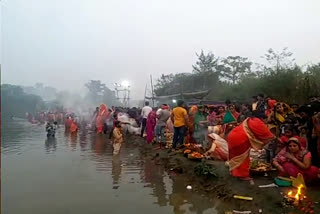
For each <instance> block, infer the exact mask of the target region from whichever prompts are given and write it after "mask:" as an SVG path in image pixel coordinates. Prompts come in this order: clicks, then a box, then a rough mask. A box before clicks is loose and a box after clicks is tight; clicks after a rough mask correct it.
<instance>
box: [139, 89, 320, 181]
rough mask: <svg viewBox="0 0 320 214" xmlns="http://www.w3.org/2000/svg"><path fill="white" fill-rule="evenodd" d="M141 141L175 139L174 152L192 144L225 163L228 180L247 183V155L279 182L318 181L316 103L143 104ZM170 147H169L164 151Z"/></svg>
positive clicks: (319, 104) (319, 102)
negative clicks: (257, 157)
mask: <svg viewBox="0 0 320 214" xmlns="http://www.w3.org/2000/svg"><path fill="white" fill-rule="evenodd" d="M141 116H142V117H143V119H142V128H141V136H142V135H143V132H144V130H145V129H146V141H147V143H151V142H153V141H154V142H156V143H159V144H160V145H163V144H164V142H165V137H164V132H169V133H170V132H171V133H173V139H172V146H171V147H172V148H171V149H172V150H176V149H180V148H182V147H184V145H185V144H190V143H191V144H195V145H197V146H198V147H201V148H202V151H203V152H204V154H205V155H206V156H208V157H211V158H213V159H217V160H224V161H227V163H228V165H229V168H230V172H231V175H232V176H234V177H237V178H239V179H241V180H249V181H251V180H252V178H251V177H250V173H249V169H250V160H251V156H250V153H251V151H253V150H258V151H265V159H266V160H265V161H266V162H269V163H271V164H272V165H273V166H274V167H275V168H276V169H278V171H279V174H280V175H282V176H285V175H286V176H293V177H297V175H298V173H300V174H302V175H303V177H304V179H305V180H306V181H314V180H317V179H318V178H320V171H319V168H318V167H319V166H320V99H319V98H318V97H312V98H310V102H309V103H307V104H306V105H302V106H299V105H298V104H291V105H288V104H286V103H283V102H279V101H276V100H274V99H272V98H271V97H265V96H264V95H262V94H259V95H258V96H254V97H253V101H252V103H250V104H249V103H242V104H239V103H232V102H230V101H226V103H225V105H219V106H212V105H211V106H210V105H207V106H206V105H197V106H196V105H193V106H187V105H185V103H184V102H183V101H182V100H179V101H178V102H177V106H176V107H175V108H173V109H170V107H169V106H168V105H166V104H163V105H162V106H161V107H160V108H159V109H152V108H151V107H149V103H148V102H146V104H145V107H143V109H142V111H141ZM167 147H168V145H167Z"/></svg>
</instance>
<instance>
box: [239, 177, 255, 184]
mask: <svg viewBox="0 0 320 214" xmlns="http://www.w3.org/2000/svg"><path fill="white" fill-rule="evenodd" d="M239 179H240V180H242V181H249V183H250V185H254V181H253V178H251V177H242V178H239Z"/></svg>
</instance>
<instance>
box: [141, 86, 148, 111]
mask: <svg viewBox="0 0 320 214" xmlns="http://www.w3.org/2000/svg"><path fill="white" fill-rule="evenodd" d="M147 86H148V83H146V87H145V88H144V98H143V104H142V107H143V106H144V104H145V102H146V96H147Z"/></svg>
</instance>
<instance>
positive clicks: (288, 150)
mask: <svg viewBox="0 0 320 214" xmlns="http://www.w3.org/2000/svg"><path fill="white" fill-rule="evenodd" d="M273 165H274V166H275V167H276V168H277V169H278V170H279V175H280V176H286V175H288V176H293V177H297V175H298V173H301V174H302V175H303V178H304V179H305V181H307V182H310V181H314V180H316V179H317V178H320V171H319V169H318V168H317V167H315V166H312V165H311V153H310V152H309V151H307V150H306V149H304V148H303V147H302V146H301V143H300V141H299V140H298V139H297V138H295V137H292V138H290V139H289V140H288V142H287V143H286V147H285V148H283V149H282V150H281V151H280V152H279V153H278V155H277V156H276V157H275V158H274V160H273Z"/></svg>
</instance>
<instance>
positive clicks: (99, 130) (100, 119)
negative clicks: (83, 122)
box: [96, 104, 109, 134]
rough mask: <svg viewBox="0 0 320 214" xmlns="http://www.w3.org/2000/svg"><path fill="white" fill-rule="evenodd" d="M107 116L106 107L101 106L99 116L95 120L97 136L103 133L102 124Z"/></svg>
mask: <svg viewBox="0 0 320 214" xmlns="http://www.w3.org/2000/svg"><path fill="white" fill-rule="evenodd" d="M108 116H109V111H108V107H107V106H106V105H105V104H101V105H100V108H99V114H98V116H97V118H96V128H97V133H98V134H99V133H102V132H103V131H104V123H105V122H106V120H107V118H108Z"/></svg>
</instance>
